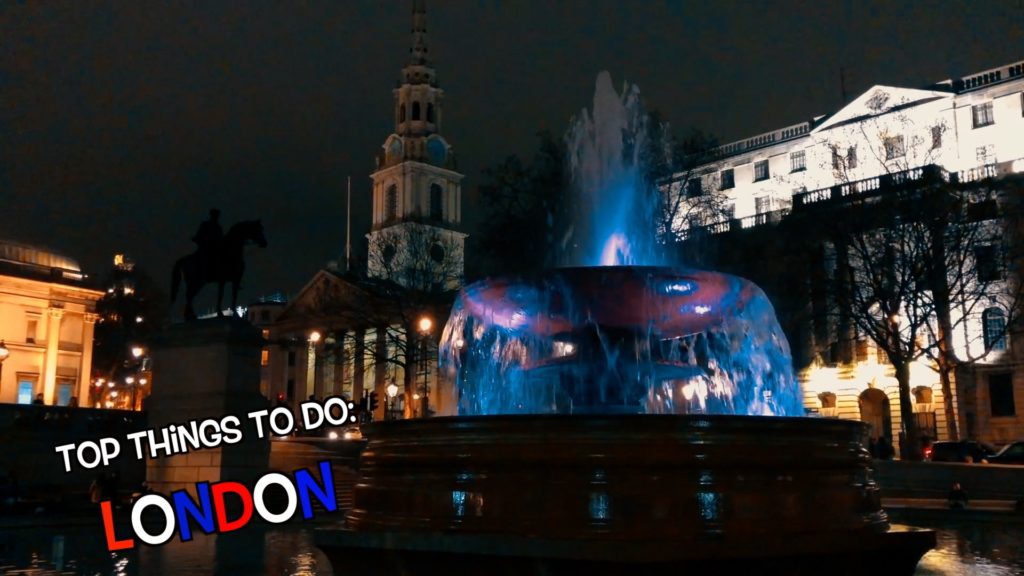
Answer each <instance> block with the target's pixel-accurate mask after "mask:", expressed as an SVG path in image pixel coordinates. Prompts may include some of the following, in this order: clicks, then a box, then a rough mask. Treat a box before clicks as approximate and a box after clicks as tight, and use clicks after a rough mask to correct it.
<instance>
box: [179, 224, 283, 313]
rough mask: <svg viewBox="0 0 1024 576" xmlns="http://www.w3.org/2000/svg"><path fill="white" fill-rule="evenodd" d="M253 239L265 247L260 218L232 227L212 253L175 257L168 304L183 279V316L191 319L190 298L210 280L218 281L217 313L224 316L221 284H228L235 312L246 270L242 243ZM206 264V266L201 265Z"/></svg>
mask: <svg viewBox="0 0 1024 576" xmlns="http://www.w3.org/2000/svg"><path fill="white" fill-rule="evenodd" d="M250 242H254V243H255V244H256V245H257V246H259V247H260V248H266V247H267V239H266V238H265V237H264V236H263V223H262V222H261V221H260V220H248V221H245V222H239V223H237V224H235V225H234V226H232V227H231V228H230V229H229V230H228V231H227V233H226V234H224V239H223V240H222V241H221V243H220V246H219V247H217V248H216V249H215V250H214V251H213V253H212V254H210V255H209V256H208V257H207V258H205V259H204V258H202V255H201V254H200V253H199V251H196V252H193V253H192V254H189V255H188V256H183V257H181V258H178V261H177V262H175V263H174V271H173V272H172V276H171V303H172V304H173V303H174V301H175V299H176V298H177V297H178V288H179V286H180V284H181V280H182V279H184V280H185V319H186V320H194V319H195V318H196V313H195V310H193V308H192V300H193V299H194V298H195V297H196V294H198V293H199V290H200V289H201V288H202V287H203V286H205V285H207V284H210V283H213V282H216V283H217V316H223V315H224V313H223V311H222V309H221V302H222V301H223V299H224V285H225V284H227V283H228V282H230V283H231V313H232V314H235V310H236V306H237V305H238V288H239V283H240V282H241V280H242V273H243V272H245V261H244V260H243V259H242V256H243V253H244V250H245V246H246V245H247V244H249V243H250ZM204 264H205V265H204Z"/></svg>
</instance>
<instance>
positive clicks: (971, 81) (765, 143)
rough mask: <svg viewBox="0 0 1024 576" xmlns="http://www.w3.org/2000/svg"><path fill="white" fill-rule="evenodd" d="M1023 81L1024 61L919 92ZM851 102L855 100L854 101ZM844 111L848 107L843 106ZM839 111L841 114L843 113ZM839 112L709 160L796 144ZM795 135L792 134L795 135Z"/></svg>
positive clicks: (716, 152) (723, 148)
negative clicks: (775, 146) (789, 143)
mask: <svg viewBox="0 0 1024 576" xmlns="http://www.w3.org/2000/svg"><path fill="white" fill-rule="evenodd" d="M1021 78H1024V60H1019V61H1015V62H1011V63H1009V64H1004V65H1002V66H996V67H994V68H988V69H986V70H981V71H979V72H975V73H972V74H968V75H967V76H962V77H960V78H957V79H956V80H951V79H946V80H941V81H939V82H935V83H933V84H930V85H928V86H922V87H920V88H918V89H921V90H933V91H942V92H951V93H954V94H964V93H966V92H972V91H974V90H978V89H980V88H983V87H986V86H992V85H994V84H1002V83H1004V82H1010V81H1013V80H1018V79H1021ZM851 102H852V100H851ZM844 107H845V105H844ZM842 109H843V107H840V108H839V110H842ZM839 110H836V111H834V112H832V113H830V114H823V115H820V116H815V117H814V118H813V119H812V120H809V121H806V122H801V123H799V124H792V125H790V126H785V127H782V128H778V129H776V130H770V131H768V132H762V133H761V134H756V135H754V136H750V137H747V138H742V139H740V140H735V141H732V142H728V143H726V144H722V145H720V146H716V147H714V148H712V149H711V150H710V151H709V153H708V154H707V156H708V157H709V158H713V159H715V160H721V159H725V158H730V157H733V156H738V155H740V154H744V153H746V152H750V151H753V150H758V149H761V148H767V147H769V146H774V145H776V144H780V143H782V142H788V141H790V140H796V139H798V138H800V137H801V136H804V135H807V134H809V133H810V132H811V130H813V129H814V128H816V127H817V126H819V125H821V124H823V123H824V122H825V121H826V120H827V119H828V118H830V117H832V116H833V115H834V114H836V113H837V112H838V111H839ZM804 125H807V126H808V128H807V130H806V131H803V132H801V131H800V130H801V129H802V128H801V127H802V126H804ZM794 130H795V131H796V132H793V131H794Z"/></svg>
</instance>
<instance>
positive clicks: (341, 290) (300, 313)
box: [278, 270, 368, 321]
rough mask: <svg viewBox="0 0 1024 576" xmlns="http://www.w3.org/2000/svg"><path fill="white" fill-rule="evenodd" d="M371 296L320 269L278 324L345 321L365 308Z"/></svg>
mask: <svg viewBox="0 0 1024 576" xmlns="http://www.w3.org/2000/svg"><path fill="white" fill-rule="evenodd" d="M367 296H368V295H367V294H366V292H365V291H364V290H363V289H362V288H360V287H359V286H358V285H356V284H355V283H353V282H351V281H349V280H346V279H345V278H342V277H340V276H338V275H336V274H334V273H332V272H329V271H327V270H320V271H319V272H317V273H316V275H314V276H313V279H312V280H310V281H309V282H308V283H307V284H306V285H305V286H304V287H303V288H302V290H301V291H299V294H298V296H296V297H295V298H294V299H293V300H292V301H291V302H290V303H289V304H288V307H287V308H285V309H284V311H282V312H281V315H280V316H278V321H288V320H302V319H309V318H313V317H316V318H345V317H347V316H351V315H352V313H353V311H354V310H357V309H359V307H361V306H365V305H366V303H367Z"/></svg>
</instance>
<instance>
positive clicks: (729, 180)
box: [721, 168, 736, 190]
mask: <svg viewBox="0 0 1024 576" xmlns="http://www.w3.org/2000/svg"><path fill="white" fill-rule="evenodd" d="M721 178H722V188H721V189H722V190H728V189H730V188H735V187H736V180H734V179H733V173H732V168H729V169H728V170H722V174H721Z"/></svg>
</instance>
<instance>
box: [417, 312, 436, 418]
mask: <svg viewBox="0 0 1024 576" xmlns="http://www.w3.org/2000/svg"><path fill="white" fill-rule="evenodd" d="M417 327H418V328H419V331H420V355H421V357H422V358H421V361H422V363H423V391H422V392H421V396H422V398H421V399H420V400H421V401H422V407H421V408H420V416H421V417H422V418H426V417H427V416H429V415H430V412H429V410H430V385H429V383H428V382H427V376H428V375H429V372H430V364H429V363H428V362H427V338H428V337H429V336H430V330H431V329H432V328H433V327H434V320H433V319H431V318H430V316H421V317H420V320H419V323H418V326H417Z"/></svg>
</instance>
